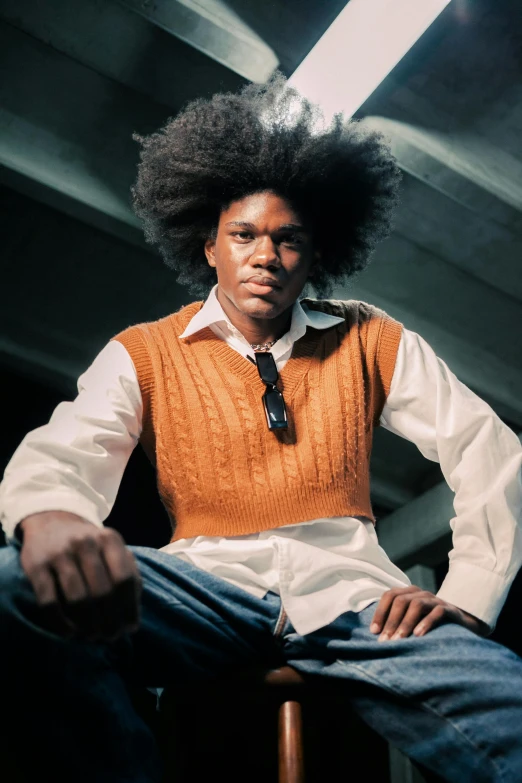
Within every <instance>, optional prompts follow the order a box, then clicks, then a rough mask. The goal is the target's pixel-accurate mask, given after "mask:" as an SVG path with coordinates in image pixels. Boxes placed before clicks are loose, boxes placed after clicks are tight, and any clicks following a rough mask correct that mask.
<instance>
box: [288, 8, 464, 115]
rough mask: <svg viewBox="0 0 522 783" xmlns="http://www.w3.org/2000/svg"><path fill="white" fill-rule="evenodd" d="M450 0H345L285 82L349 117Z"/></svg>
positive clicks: (327, 108) (328, 111)
mask: <svg viewBox="0 0 522 783" xmlns="http://www.w3.org/2000/svg"><path fill="white" fill-rule="evenodd" d="M449 2H450V0H350V2H349V3H348V4H347V5H346V6H345V8H344V9H343V10H342V11H341V13H340V14H339V16H337V18H336V19H335V20H334V21H333V22H332V24H331V25H330V27H329V28H328V30H327V31H326V32H325V33H324V35H323V36H322V37H321V38H320V39H319V41H318V42H317V43H316V45H315V46H314V48H313V49H312V50H311V51H310V53H309V54H308V55H307V56H306V58H305V59H304V60H303V62H302V63H301V65H300V66H299V67H298V68H297V70H296V71H295V72H294V73H293V74H292V76H291V77H290V78H289V80H288V84H289V85H291V86H293V87H295V88H296V89H297V90H298V91H299V92H300V93H301V94H302V95H304V96H305V97H306V98H308V99H309V100H310V101H312V103H317V104H319V105H320V106H321V108H322V110H323V112H324V116H325V120H326V122H327V123H328V124H329V122H330V121H331V119H332V117H333V115H334V114H335V113H336V112H339V111H342V112H343V113H344V115H345V116H346V117H351V116H352V114H354V112H356V111H357V109H358V108H359V107H360V106H361V105H362V104H363V103H364V101H365V100H366V99H367V98H368V96H369V95H371V94H372V92H373V91H374V90H375V88H376V87H377V85H379V84H380V83H381V82H382V80H383V79H384V78H385V77H386V76H387V75H388V74H389V73H390V71H391V70H392V68H393V67H394V66H395V65H396V64H397V63H398V62H399V60H401V59H402V57H404V55H405V54H406V52H407V51H408V50H409V49H410V48H411V47H412V46H413V44H414V43H415V41H417V39H418V38H420V36H421V35H422V33H423V32H424V31H425V30H426V29H427V28H428V27H429V26H430V24H431V23H432V22H433V21H434V20H435V19H436V18H437V16H438V15H439V14H440V12H441V11H442V10H443V9H444V8H445V7H446V6H447V5H448V4H449Z"/></svg>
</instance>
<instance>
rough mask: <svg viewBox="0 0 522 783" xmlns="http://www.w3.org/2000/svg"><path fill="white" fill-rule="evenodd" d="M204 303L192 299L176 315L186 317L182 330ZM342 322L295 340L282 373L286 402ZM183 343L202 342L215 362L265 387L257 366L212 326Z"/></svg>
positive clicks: (311, 331)
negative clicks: (327, 338)
mask: <svg viewBox="0 0 522 783" xmlns="http://www.w3.org/2000/svg"><path fill="white" fill-rule="evenodd" d="M203 304H204V302H193V303H191V304H189V305H187V306H186V307H185V308H183V310H182V311H181V312H178V313H177V314H176V315H177V316H178V317H179V316H180V315H182V316H183V318H182V320H183V324H182V326H183V330H184V329H185V328H186V326H187V324H188V323H189V321H190V319H191V318H192V317H193V316H194V315H195V314H196V313H197V312H198V310H200V309H201V308H202V307H203ZM339 325H340V324H337V325H334V326H332V327H330V328H327V329H313V328H311V327H307V329H306V333H305V334H304V335H303V336H302V337H301V338H300V339H299V340H296V341H295V343H294V345H293V348H292V353H291V356H290V358H289V359H288V361H287V362H286V364H285V366H284V367H283V369H282V370H281V371H280V373H279V377H280V379H281V381H282V383H283V389H282V390H283V392H284V394H285V399H287V401H290V399H291V396H292V395H293V394H294V392H295V391H296V389H297V387H298V385H299V383H300V381H301V380H302V379H303V378H304V376H305V375H306V372H307V371H308V368H309V365H310V364H311V362H312V360H313V358H314V356H315V354H316V353H319V352H321V348H322V344H323V343H324V340H325V339H326V337H327V335H329V334H330V333H331V331H332V329H337V326H339ZM180 333H181V332H180ZM180 343H182V344H183V343H184V344H186V345H187V346H188V345H191V346H198V345H199V346H200V347H204V346H205V347H207V348H208V353H209V356H210V357H211V359H212V360H214V361H215V362H216V363H218V364H222V365H226V366H227V367H229V368H230V370H231V371H232V372H234V373H235V374H237V375H239V376H240V377H243V378H244V379H245V380H250V381H251V382H253V383H258V384H261V386H263V388H264V384H263V381H262V380H261V378H260V377H259V372H258V370H257V366H256V365H255V364H253V363H252V362H251V361H250V360H249V359H246V358H245V357H244V356H242V355H241V354H240V353H238V351H236V350H235V349H234V348H232V347H231V346H230V345H228V344H227V343H226V342H225V341H224V340H222V339H221V338H220V337H218V336H217V335H216V334H214V332H213V331H212V329H211V328H210V326H205V327H204V328H203V329H200V330H199V331H198V332H196V333H195V334H193V335H191V336H190V337H187V338H186V339H185V340H180Z"/></svg>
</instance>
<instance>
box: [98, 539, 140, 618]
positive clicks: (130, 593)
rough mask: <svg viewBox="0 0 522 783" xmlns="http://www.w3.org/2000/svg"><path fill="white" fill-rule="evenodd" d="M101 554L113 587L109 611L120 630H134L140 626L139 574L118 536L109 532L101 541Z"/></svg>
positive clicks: (109, 598)
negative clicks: (119, 625)
mask: <svg viewBox="0 0 522 783" xmlns="http://www.w3.org/2000/svg"><path fill="white" fill-rule="evenodd" d="M112 533H114V535H112ZM101 551H102V555H103V558H104V560H105V564H106V567H107V570H108V572H109V575H110V578H111V580H112V582H113V585H114V586H113V589H112V593H111V596H110V597H108V611H109V612H111V613H112V614H113V616H114V617H116V618H117V619H119V620H120V623H121V627H125V626H129V627H134V626H136V625H137V623H138V622H139V616H140V598H141V591H142V580H141V574H140V572H139V569H138V565H137V563H136V560H135V558H134V555H133V554H132V552H131V551H130V550H129V549H128V548H127V546H126V545H125V543H124V542H123V539H122V538H121V536H120V535H119V534H118V533H116V531H111V530H110V529H108V534H107V535H106V537H105V538H104V539H103V543H102V550H101Z"/></svg>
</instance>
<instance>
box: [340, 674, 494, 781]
mask: <svg viewBox="0 0 522 783" xmlns="http://www.w3.org/2000/svg"><path fill="white" fill-rule="evenodd" d="M337 663H340V664H341V665H343V666H346V667H347V668H353V669H356V670H357V671H358V672H359V673H360V674H361V675H362V676H363V677H364V678H366V679H368V680H370V681H371V683H372V684H375V685H377V686H378V687H379V688H382V689H383V690H385V691H388V693H391V694H392V696H399V697H401V698H402V699H407V700H409V699H411V696H409V695H408V694H406V693H403V692H402V691H401V690H400V689H399V688H391V687H390V686H389V685H383V683H382V682H381V681H380V680H378V679H377V678H376V677H373V676H372V675H371V674H369V673H368V672H367V671H366V670H365V669H363V668H361V667H360V666H358V665H357V664H356V663H347V662H346V661H343V660H342V659H341V658H337ZM420 707H421V708H422V709H423V710H425V711H426V712H431V713H433V714H434V715H436V716H437V717H438V718H439V719H440V720H443V721H446V723H448V724H449V725H450V726H451V727H452V729H453V730H454V731H455V732H456V733H457V734H458V735H460V736H461V737H462V738H463V739H464V740H465V742H467V743H468V744H469V745H470V746H471V747H472V748H473V750H474V751H475V753H477V754H478V755H479V756H482V757H483V758H485V759H486V761H489V762H490V764H491V766H492V767H493V768H494V769H495V770H496V771H497V773H498V774H499V776H500V777H499V780H505V777H504V774H503V772H502V770H501V769H500V768H499V767H498V765H497V763H496V762H495V761H494V760H493V759H492V758H491V757H490V756H488V755H486V754H485V753H484V751H483V750H481V749H480V748H478V747H477V746H476V744H475V743H474V742H473V740H472V739H470V738H469V737H468V736H467V734H465V733H464V732H463V731H462V729H461V728H460V727H459V726H457V725H456V724H455V723H453V721H452V720H450V718H448V717H446V716H445V715H442V714H441V713H439V712H437V710H436V709H435V708H434V707H432V706H431V705H430V704H427V703H426V702H424V701H421V702H420Z"/></svg>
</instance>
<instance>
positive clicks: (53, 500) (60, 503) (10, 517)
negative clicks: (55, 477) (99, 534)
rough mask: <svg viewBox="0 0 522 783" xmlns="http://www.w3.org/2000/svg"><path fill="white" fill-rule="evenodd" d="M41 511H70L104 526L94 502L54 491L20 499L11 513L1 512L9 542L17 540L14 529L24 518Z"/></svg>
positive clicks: (0, 515) (98, 525) (11, 508)
mask: <svg viewBox="0 0 522 783" xmlns="http://www.w3.org/2000/svg"><path fill="white" fill-rule="evenodd" d="M41 511H68V512H69V513H70V514H77V515H78V516H79V517H82V519H85V520H86V521H87V522H92V524H93V525H96V526H97V527H103V522H102V521H100V518H99V510H98V508H97V507H96V505H95V504H94V503H91V502H90V501H89V500H86V498H79V497H78V496H77V495H73V494H70V493H67V492H53V493H52V494H49V496H43V497H40V498H30V499H26V500H25V501H24V499H22V500H19V501H17V502H16V503H14V504H13V505H12V506H11V507H10V509H9V513H5V512H4V513H2V514H0V519H1V522H2V528H3V531H4V534H5V537H6V541H7V543H8V544H10V543H12V542H13V541H15V539H16V537H15V534H14V531H15V528H16V526H17V524H18V523H19V522H21V521H22V519H25V518H26V517H28V516H29V515H30V514H39V513H40V512H41Z"/></svg>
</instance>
